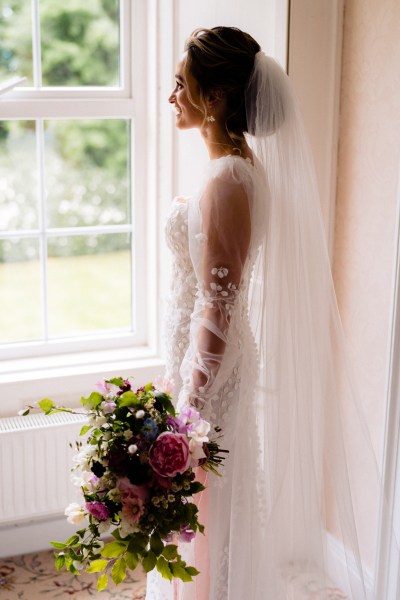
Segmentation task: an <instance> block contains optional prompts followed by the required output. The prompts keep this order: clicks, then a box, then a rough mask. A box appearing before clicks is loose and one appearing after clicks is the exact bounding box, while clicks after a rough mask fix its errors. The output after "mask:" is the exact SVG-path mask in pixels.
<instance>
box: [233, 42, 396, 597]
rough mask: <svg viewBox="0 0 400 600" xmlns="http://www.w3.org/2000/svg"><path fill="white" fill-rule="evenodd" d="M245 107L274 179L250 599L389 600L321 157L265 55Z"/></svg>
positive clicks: (262, 276) (262, 280) (255, 315)
mask: <svg viewBox="0 0 400 600" xmlns="http://www.w3.org/2000/svg"><path fill="white" fill-rule="evenodd" d="M246 111H247V120H248V131H249V134H248V136H247V139H248V142H249V144H250V145H251V148H252V150H253V152H254V154H255V156H256V161H257V162H258V164H259V165H261V166H262V168H263V169H264V170H265V173H266V174H267V179H268V186H269V194H268V197H267V198H266V202H268V219H267V231H266V234H265V236H264V241H263V244H262V247H261V248H260V254H259V257H258V260H257V263H256V268H255V271H254V273H253V283H252V289H251V301H250V315H251V318H252V325H253V329H254V332H255V335H256V341H257V345H258V348H259V352H260V365H261V370H260V377H259V381H258V383H257V386H258V387H257V419H258V427H259V431H260V435H261V438H262V448H263V457H262V458H263V472H264V474H265V480H264V481H263V482H260V485H262V486H264V493H265V498H266V503H265V504H266V509H265V510H266V519H265V522H259V523H255V524H254V523H253V524H252V525H250V524H249V522H247V523H246V524H243V526H242V527H243V531H242V535H243V536H244V538H246V532H245V529H246V527H247V528H248V527H253V534H254V539H257V540H258V542H256V543H258V544H259V546H260V547H259V548H258V556H259V560H257V564H255V565H253V566H252V569H253V571H252V575H251V580H252V583H251V584H250V585H249V598H252V599H256V598H257V599H258V598H268V600H281V599H284V600H286V599H287V598H292V597H293V598H295V597H296V598H297V596H295V595H293V596H291V595H290V594H291V593H293V594H294V592H291V591H290V590H291V589H292V588H293V590H294V588H295V587H296V586H295V582H297V583H296V585H297V587H298V586H299V585H303V588H304V598H308V599H310V600H311V598H312V599H313V600H332V598H335V600H336V599H339V598H348V599H349V600H386V599H383V598H378V597H377V595H376V591H375V589H374V574H373V570H374V560H375V557H374V555H373V550H374V546H375V544H376V542H375V540H376V535H377V531H378V513H379V498H380V494H381V490H382V484H381V481H380V477H379V470H378V468H377V461H376V458H375V456H374V452H373V448H372V444H371V441H370V437H369V433H368V428H367V426H366V423H365V420H364V418H363V414H362V410H361V401H360V398H359V397H358V394H357V390H356V389H355V386H354V382H353V379H352V375H351V372H350V369H349V366H348V365H349V362H348V360H347V357H346V348H345V342H344V336H343V332H342V326H341V321H340V316H339V312H338V308H337V304H336V297H335V290H334V286H333V281H332V276H331V268H330V260H329V256H328V251H327V245H326V241H325V236H324V228H323V222H322V216H321V211H320V203H319V196H318V190H317V185H316V177H315V174H314V170H313V161H312V158H311V153H310V149H309V147H308V143H307V137H306V134H305V132H304V128H303V124H302V119H301V116H300V113H299V109H298V106H297V102H296V99H295V97H294V93H293V90H292V86H291V84H290V82H289V79H288V77H287V75H286V73H285V72H284V70H283V69H282V68H281V67H280V66H279V65H278V63H277V62H276V61H275V60H274V59H272V58H270V57H267V56H266V55H265V54H264V53H263V52H259V53H258V54H257V55H256V58H255V66H254V70H253V73H252V76H251V79H250V82H249V86H248V89H247V93H246ZM253 220H257V215H253ZM355 437H357V440H358V443H357V446H355V441H354V439H355ZM374 499H376V501H375V500H374ZM249 501H250V500H249ZM366 506H367V507H368V513H369V514H368V516H367V515H366ZM249 509H250V510H251V507H250V506H249ZM237 526H238V527H239V528H240V525H237ZM260 531H261V533H260ZM239 537H240V534H239ZM371 540H372V541H371ZM250 543H251V541H250ZM371 549H372V550H371ZM249 577H250V575H249ZM301 581H303V583H301ZM310 581H311V583H310ZM299 582H300V583H299ZM263 586H264V587H263ZM291 586H292V587H291ZM307 586H308V587H307ZM310 586H311V587H310ZM306 588H307V590H308V592H307V593H306ZM307 594H308V595H307ZM335 594H336V595H335ZM340 594H343V595H340Z"/></svg>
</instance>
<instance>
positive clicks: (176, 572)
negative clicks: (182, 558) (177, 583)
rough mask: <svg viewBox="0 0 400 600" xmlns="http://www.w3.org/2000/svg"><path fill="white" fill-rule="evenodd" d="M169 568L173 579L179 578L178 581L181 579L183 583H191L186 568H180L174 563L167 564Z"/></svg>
mask: <svg viewBox="0 0 400 600" xmlns="http://www.w3.org/2000/svg"><path fill="white" fill-rule="evenodd" d="M169 566H170V568H171V571H172V575H173V576H174V577H179V579H182V581H184V582H185V583H186V582H188V581H192V576H191V575H190V574H189V573H188V572H187V568H184V567H180V566H179V565H178V564H176V563H169Z"/></svg>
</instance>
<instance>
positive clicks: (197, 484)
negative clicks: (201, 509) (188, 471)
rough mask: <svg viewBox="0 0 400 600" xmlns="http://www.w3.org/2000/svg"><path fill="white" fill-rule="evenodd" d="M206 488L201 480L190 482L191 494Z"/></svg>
mask: <svg viewBox="0 0 400 600" xmlns="http://www.w3.org/2000/svg"><path fill="white" fill-rule="evenodd" d="M205 489H206V488H205V487H204V485H202V484H201V483H200V482H199V481H193V483H191V484H190V490H189V491H190V494H191V495H192V494H198V493H199V492H202V491H203V490H205Z"/></svg>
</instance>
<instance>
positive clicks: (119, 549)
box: [100, 542, 128, 558]
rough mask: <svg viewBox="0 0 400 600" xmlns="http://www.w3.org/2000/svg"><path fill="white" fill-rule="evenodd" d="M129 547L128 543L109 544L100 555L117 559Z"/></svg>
mask: <svg viewBox="0 0 400 600" xmlns="http://www.w3.org/2000/svg"><path fill="white" fill-rule="evenodd" d="M127 545H128V544H127V543H126V542H109V543H108V544H106V545H105V546H104V548H103V549H102V551H101V552H100V554H101V555H102V556H104V557H105V558H117V557H118V556H121V554H123V553H124V552H125V550H126V548H127Z"/></svg>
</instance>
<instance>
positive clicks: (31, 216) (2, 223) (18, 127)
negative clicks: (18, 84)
mask: <svg viewBox="0 0 400 600" xmlns="http://www.w3.org/2000/svg"><path fill="white" fill-rule="evenodd" d="M37 227H38V175H37V161H36V141H35V122H34V121H0V230H3V231H4V230H10V229H32V228H37Z"/></svg>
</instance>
